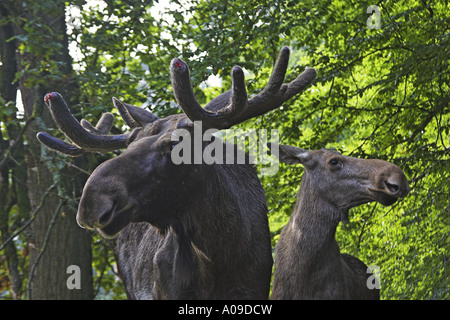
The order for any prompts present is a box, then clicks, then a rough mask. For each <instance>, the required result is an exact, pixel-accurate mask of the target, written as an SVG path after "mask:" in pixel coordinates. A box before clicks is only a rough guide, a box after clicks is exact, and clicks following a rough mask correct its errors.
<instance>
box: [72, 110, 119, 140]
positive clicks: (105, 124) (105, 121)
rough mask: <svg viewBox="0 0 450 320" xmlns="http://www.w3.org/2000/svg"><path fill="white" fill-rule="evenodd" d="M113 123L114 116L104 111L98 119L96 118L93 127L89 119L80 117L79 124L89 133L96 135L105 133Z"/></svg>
mask: <svg viewBox="0 0 450 320" xmlns="http://www.w3.org/2000/svg"><path fill="white" fill-rule="evenodd" d="M113 123H114V116H113V114H112V113H111V112H106V113H104V114H103V115H102V117H101V118H100V120H98V122H97V125H96V126H95V127H94V126H93V125H92V124H91V123H90V122H89V121H87V120H85V119H81V121H80V124H81V126H82V127H83V128H85V129H86V130H87V131H89V132H90V133H94V134H98V135H107V134H108V132H109V131H110V130H111V128H112V126H113Z"/></svg>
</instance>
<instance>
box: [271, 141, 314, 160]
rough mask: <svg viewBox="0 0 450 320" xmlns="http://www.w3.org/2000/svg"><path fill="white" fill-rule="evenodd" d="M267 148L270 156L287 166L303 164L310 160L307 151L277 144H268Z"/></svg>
mask: <svg viewBox="0 0 450 320" xmlns="http://www.w3.org/2000/svg"><path fill="white" fill-rule="evenodd" d="M267 146H268V147H269V149H270V151H271V152H272V154H274V155H275V156H276V157H278V159H280V160H281V161H282V162H284V163H287V164H298V163H305V162H306V161H308V160H309V159H310V153H309V151H308V150H305V149H302V148H297V147H294V146H286V145H282V144H277V143H268V144H267Z"/></svg>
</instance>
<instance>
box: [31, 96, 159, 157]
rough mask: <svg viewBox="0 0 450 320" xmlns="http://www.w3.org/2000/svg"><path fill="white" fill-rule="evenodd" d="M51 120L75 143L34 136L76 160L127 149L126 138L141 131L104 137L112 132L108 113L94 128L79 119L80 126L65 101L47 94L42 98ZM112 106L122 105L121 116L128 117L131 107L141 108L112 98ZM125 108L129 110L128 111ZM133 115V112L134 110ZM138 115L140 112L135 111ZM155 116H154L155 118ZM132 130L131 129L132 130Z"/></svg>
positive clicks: (42, 134) (43, 135)
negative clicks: (84, 155)
mask: <svg viewBox="0 0 450 320" xmlns="http://www.w3.org/2000/svg"><path fill="white" fill-rule="evenodd" d="M44 101H45V103H46V104H47V106H48V108H49V109H50V112H51V114H52V117H53V119H54V120H55V122H56V124H57V125H58V128H59V129H60V130H61V132H63V133H64V134H65V135H66V137H67V138H69V139H70V140H71V141H72V142H73V143H74V144H69V143H67V142H64V141H62V140H59V139H57V138H55V137H53V136H52V135H50V134H48V133H45V132H39V133H38V134H37V135H36V137H37V138H38V140H39V141H40V142H41V143H43V144H45V145H46V146H47V147H49V148H50V149H53V150H56V151H59V152H61V153H64V154H67V155H70V156H72V157H77V156H80V155H82V154H83V152H85V151H87V152H93V151H95V152H107V151H113V150H117V149H121V148H125V147H126V146H127V142H128V139H129V138H130V137H132V136H134V135H136V134H137V132H138V131H140V130H141V129H140V128H138V127H136V128H135V129H134V130H133V131H132V132H131V133H128V134H120V135H107V133H108V131H109V130H110V129H111V127H112V124H113V121H114V116H113V115H112V114H111V113H109V112H108V113H105V114H103V116H102V117H101V118H100V120H99V122H98V124H97V126H96V127H93V126H92V125H91V124H90V123H89V122H88V121H86V120H84V119H83V120H81V123H80V122H78V121H77V119H75V117H74V116H73V115H72V113H71V112H70V110H69V107H68V106H67V104H66V102H65V101H64V99H63V98H62V97H61V95H60V94H59V93H57V92H52V93H47V94H46V95H45V97H44ZM113 101H114V104H116V105H117V104H122V106H123V107H122V106H121V109H119V110H120V112H121V114H124V117H126V116H127V115H128V113H129V112H130V111H129V110H131V109H132V108H135V109H139V110H142V109H140V108H137V107H134V106H131V105H127V106H125V105H124V104H123V103H122V102H120V101H119V100H117V99H115V100H113ZM127 107H128V108H127ZM132 112H136V111H135V110H134V109H133V111H132ZM138 112H139V111H138ZM154 117H156V116H154ZM132 128H133V127H132Z"/></svg>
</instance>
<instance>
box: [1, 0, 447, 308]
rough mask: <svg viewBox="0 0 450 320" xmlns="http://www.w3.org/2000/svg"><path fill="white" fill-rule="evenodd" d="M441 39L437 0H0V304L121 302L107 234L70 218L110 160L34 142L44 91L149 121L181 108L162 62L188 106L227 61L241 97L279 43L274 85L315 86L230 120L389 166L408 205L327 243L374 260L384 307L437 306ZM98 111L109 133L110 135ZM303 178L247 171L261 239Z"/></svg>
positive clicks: (298, 171) (443, 289)
mask: <svg viewBox="0 0 450 320" xmlns="http://www.w3.org/2000/svg"><path fill="white" fill-rule="evenodd" d="M370 6H375V7H371V8H369V7H370ZM368 8H369V10H368ZM449 35H450V5H449V2H448V0H447V1H445V0H437V1H425V0H413V1H410V0H408V1H406V0H403V1H383V0H382V1H377V2H375V1H374V2H368V1H343V0H304V1H296V0H295V1H278V0H277V1H265V0H252V1H247V0H245V1H242V0H239V1H237V0H208V1H206V0H180V1H146V0H119V1H112V0H103V1H102V0H92V1H85V0H75V1H61V0H40V1H30V0H2V1H1V2H0V188H1V189H0V235H1V237H0V299H123V298H125V294H124V290H123V287H122V284H121V282H120V279H119V277H118V276H117V267H116V262H115V256H114V253H113V247H114V241H112V240H105V239H102V238H100V237H99V236H98V235H95V234H93V233H91V232H88V231H86V230H83V229H81V228H80V227H78V225H77V224H76V221H75V214H76V210H77V205H78V201H79V199H80V195H81V191H82V187H83V185H84V182H85V181H86V179H87V178H88V176H89V173H90V172H92V170H93V169H94V168H95V167H96V166H97V165H98V164H99V163H101V162H102V161H105V160H106V159H108V158H110V157H114V156H115V155H116V153H109V154H103V155H100V154H88V155H85V156H83V157H80V158H74V159H72V158H69V157H67V156H63V155H60V154H56V153H54V152H52V151H49V150H48V149H46V148H44V147H42V146H41V145H40V144H39V143H38V141H37V140H36V138H35V136H36V132H38V131H47V132H50V133H52V134H54V135H57V136H60V137H61V134H60V133H58V131H57V130H56V129H55V124H54V123H53V121H52V120H51V119H50V116H49V112H48V110H47V108H46V107H45V105H44V102H43V97H44V95H45V93H47V92H51V91H58V92H60V93H61V94H62V95H63V96H64V98H65V99H66V101H67V102H68V104H69V105H70V106H71V108H72V112H73V113H74V114H75V115H76V116H77V118H79V119H81V118H84V119H87V120H91V121H92V122H93V123H96V121H97V120H98V119H99V117H100V115H101V114H102V113H104V112H108V111H111V110H112V109H113V108H112V102H111V98H112V97H113V96H116V97H118V98H119V99H121V100H123V101H125V102H127V103H131V104H135V105H138V106H141V107H143V108H147V109H149V110H151V111H152V112H154V113H156V114H157V115H158V116H165V115H169V114H173V113H176V112H180V111H179V109H178V107H177V106H176V104H175V103H174V98H173V94H172V90H171V84H170V77H169V62H170V60H171V59H172V58H174V57H180V58H181V59H183V60H184V61H186V62H187V63H188V65H189V67H190V69H191V81H192V83H193V86H194V90H195V93H196V96H197V99H198V100H199V101H200V102H201V103H203V104H205V103H206V102H208V101H209V100H211V99H212V98H213V97H215V96H217V95H218V94H220V93H221V92H224V91H226V90H228V88H230V71H231V69H232V67H233V66H234V65H240V66H241V67H243V68H244V69H245V72H246V81H247V89H248V92H249V94H255V93H257V92H258V90H261V88H263V87H264V85H265V84H266V83H267V80H268V77H269V75H270V72H271V70H272V66H273V63H274V61H275V59H276V56H277V53H278V52H279V50H280V49H281V47H282V46H285V45H287V46H289V47H290V48H291V51H292V54H291V59H290V66H289V68H288V74H287V80H290V79H293V78H294V77H295V76H296V75H298V74H299V73H300V72H301V71H302V70H304V68H305V67H306V66H309V67H314V68H315V69H316V70H317V72H318V76H317V79H316V80H315V82H314V83H313V84H312V86H311V87H310V88H309V89H308V90H307V91H305V92H304V93H303V94H302V95H301V96H299V97H298V98H296V99H291V100H290V101H288V102H286V103H285V104H284V105H283V107H282V108H280V109H278V110H275V111H273V112H271V113H269V114H266V115H264V116H262V117H258V118H255V119H252V120H249V121H247V122H245V123H243V124H241V125H240V126H239V128H241V129H243V130H246V129H249V128H252V129H269V130H270V129H278V130H279V132H280V140H281V143H283V144H291V145H295V146H299V147H302V148H306V149H319V148H335V149H337V150H338V151H340V152H342V153H344V154H345V155H351V156H355V157H362V158H378V159H384V160H388V161H392V162H394V163H396V164H397V165H399V166H400V167H401V168H402V169H403V170H404V172H405V173H406V175H407V177H408V179H409V181H410V184H411V193H410V194H409V195H408V197H407V198H405V199H403V200H401V201H399V202H397V203H396V204H395V205H393V206H391V207H383V206H381V205H379V204H375V203H371V204H368V205H364V206H361V207H359V208H355V209H353V210H351V212H350V222H349V223H348V224H346V225H342V224H341V225H340V227H339V228H338V231H337V238H338V242H339V244H340V247H341V250H342V251H343V252H347V253H350V254H353V255H355V256H357V257H359V258H360V259H361V260H362V261H364V262H365V263H366V264H367V265H376V266H378V267H379V268H380V279H381V297H382V298H383V299H449V298H450V285H449V273H450V270H449V252H450V250H449V235H450V209H449V198H450V196H449V191H450V190H449V189H450V173H449V171H450V170H449V169H450V165H449V155H450V140H449V131H450V108H449V101H450V88H449V84H450V72H449V71H450V68H449V57H450V36H449ZM113 112H116V111H113ZM115 114H116V121H115V127H114V128H113V132H115V133H119V132H123V131H125V130H127V129H128V128H127V127H126V126H125V125H124V123H123V121H122V120H121V119H120V117H119V116H117V115H118V114H117V112H116V113H115ZM302 172H303V168H302V167H301V166H290V167H288V166H285V165H283V164H280V169H279V171H278V173H277V174H276V175H273V176H261V180H262V183H263V186H264V188H265V190H266V195H267V201H268V207H269V222H270V228H271V233H272V244H273V246H275V244H276V242H277V239H278V236H279V234H280V231H281V229H282V227H283V226H284V225H285V224H286V222H287V221H288V219H289V215H290V213H291V212H292V210H293V206H294V203H295V200H296V194H297V192H298V188H299V184H300V180H301V175H302ZM70 265H77V266H79V267H80V272H81V274H82V278H81V289H79V290H78V289H72V290H70V289H68V287H67V283H66V281H67V279H68V277H69V276H70V273H67V271H68V270H67V267H68V266H70Z"/></svg>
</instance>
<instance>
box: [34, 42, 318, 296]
mask: <svg viewBox="0 0 450 320" xmlns="http://www.w3.org/2000/svg"><path fill="white" fill-rule="evenodd" d="M288 60H289V49H288V48H287V47H284V48H283V49H282V50H281V51H280V53H279V55H278V58H277V61H276V63H275V66H274V69H273V71H272V74H271V76H270V78H269V81H268V84H267V86H266V87H265V88H264V89H263V90H262V91H261V92H260V93H259V94H257V95H255V96H254V97H252V98H250V99H248V98H247V91H246V86H245V82H244V73H243V70H242V69H241V68H240V67H238V66H236V67H234V68H233V69H232V71H231V79H232V88H231V90H229V91H227V92H224V93H223V94H221V95H219V96H217V97H216V98H214V99H213V100H211V101H210V102H209V103H208V104H207V105H206V106H205V107H204V108H203V107H202V106H201V105H200V104H199V103H198V102H197V100H196V98H195V96H194V92H193V90H192V86H191V83H190V78H189V69H188V66H187V64H186V63H185V62H183V61H182V60H181V59H179V58H175V59H173V60H172V61H171V63H170V72H171V81H172V87H173V92H174V96H175V98H176V101H177V103H178V105H179V107H180V108H181V110H182V111H183V113H182V114H175V115H170V116H168V117H166V118H159V117H157V116H156V115H154V114H152V113H150V112H148V111H146V110H144V109H141V108H138V107H136V106H132V105H129V104H126V103H123V102H121V101H119V100H118V99H116V98H113V103H114V105H115V107H116V108H117V109H118V111H119V113H120V114H121V116H122V118H123V119H124V121H125V123H126V124H127V125H128V126H129V127H130V128H131V132H130V133H126V134H120V135H108V132H109V130H110V128H111V126H112V121H113V117H112V116H111V114H109V113H106V114H104V115H103V116H102V118H101V119H100V120H99V123H98V125H97V126H96V127H93V126H92V125H91V124H90V123H88V122H87V121H84V120H82V121H81V123H80V122H78V121H77V120H76V119H75V118H74V117H73V115H72V114H71V112H70V110H69V108H68V106H67V105H66V103H65V102H64V100H63V98H62V97H61V96H60V95H59V94H58V93H48V94H47V95H46V96H45V98H44V100H45V102H46V104H47V106H48V107H49V109H50V112H51V114H52V117H53V119H54V121H55V122H56V124H57V125H58V127H59V129H60V131H61V132H63V133H64V134H65V136H66V137H67V138H68V139H69V140H70V141H71V142H72V143H67V142H65V141H63V140H59V139H57V138H55V137H53V136H51V135H50V134H47V133H43V132H40V133H38V135H37V138H38V139H39V140H40V141H41V142H42V143H43V144H45V145H46V146H47V147H49V148H51V149H54V150H56V151H59V152H61V153H64V154H67V155H69V156H79V155H81V154H83V153H84V152H107V151H112V150H117V149H123V148H126V150H125V151H124V152H123V153H121V154H120V155H119V156H117V157H116V158H113V159H110V160H107V161H105V162H104V163H102V164H101V165H99V166H98V167H97V168H96V169H95V170H94V171H93V172H92V174H91V176H90V177H89V179H88V181H87V182H86V185H85V187H84V189H83V194H82V197H81V200H80V203H79V207H78V212H77V221H78V224H79V225H80V226H82V227H84V228H87V229H92V230H97V231H98V232H99V233H100V234H101V235H103V236H105V237H113V236H115V235H117V234H118V237H117V251H118V257H119V259H118V260H119V271H120V274H121V278H122V280H123V282H124V285H125V290H126V293H127V297H128V298H129V299H267V298H268V295H269V290H270V280H271V270H272V264H273V260H272V253H271V241H270V233H269V226H268V218H267V205H266V199H265V195H264V190H263V188H262V187H261V184H260V182H259V179H258V177H257V174H256V170H255V168H254V167H253V166H252V165H250V164H248V163H247V164H228V163H227V164H218V163H213V164H205V163H204V162H202V163H201V164H196V163H194V164H185V163H182V164H178V165H176V164H174V163H173V161H172V160H171V150H173V149H174V148H175V147H176V144H177V143H178V142H179V141H174V140H173V134H174V133H175V132H177V130H178V129H184V130H186V131H187V132H188V133H190V134H191V136H192V132H193V131H194V127H195V126H197V123H198V122H199V121H201V124H202V126H201V127H202V130H207V129H211V128H215V129H219V130H220V129H227V128H230V127H231V126H233V125H236V124H238V123H241V122H243V121H245V120H247V119H250V118H253V117H256V116H260V115H262V114H264V113H266V112H269V111H271V110H274V109H276V108H278V107H279V106H280V105H281V104H282V103H283V102H285V101H286V100H288V99H290V98H292V97H293V96H295V95H297V94H299V93H301V92H302V91H304V90H305V89H306V88H307V87H308V86H309V85H310V84H311V82H312V81H313V80H314V78H315V76H316V72H315V70H314V69H313V68H306V70H305V71H304V72H303V73H301V74H300V75H299V76H298V77H297V78H296V79H294V80H293V81H291V82H289V83H284V78H285V73H286V70H287V66H288ZM191 140H193V139H191ZM206 145H207V142H203V149H202V150H201V151H203V150H204V149H205V147H206ZM235 154H236V153H235Z"/></svg>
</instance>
